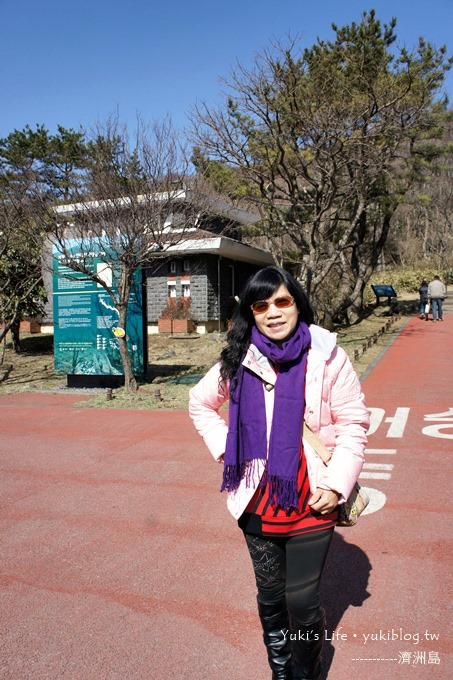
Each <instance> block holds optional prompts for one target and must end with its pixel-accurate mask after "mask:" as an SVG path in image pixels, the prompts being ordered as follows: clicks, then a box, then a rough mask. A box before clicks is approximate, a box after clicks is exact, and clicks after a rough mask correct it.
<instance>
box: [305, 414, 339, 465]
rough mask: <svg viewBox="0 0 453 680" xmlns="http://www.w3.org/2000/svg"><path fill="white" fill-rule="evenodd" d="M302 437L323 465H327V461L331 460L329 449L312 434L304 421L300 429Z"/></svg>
mask: <svg viewBox="0 0 453 680" xmlns="http://www.w3.org/2000/svg"><path fill="white" fill-rule="evenodd" d="M302 436H303V437H304V438H305V439H306V440H307V442H308V443H309V444H310V445H311V446H312V447H313V449H314V450H315V451H316V453H317V454H318V456H319V457H320V458H321V460H322V461H323V463H324V465H327V464H328V462H329V460H330V459H331V458H332V454H331V453H330V451H329V449H328V448H327V446H326V445H325V444H324V442H322V441H321V440H320V438H319V437H318V435H316V434H315V433H314V432H312V430H310V428H309V427H308V425H307V423H306V422H305V421H304V426H303V429H302Z"/></svg>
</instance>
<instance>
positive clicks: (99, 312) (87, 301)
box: [53, 239, 146, 375]
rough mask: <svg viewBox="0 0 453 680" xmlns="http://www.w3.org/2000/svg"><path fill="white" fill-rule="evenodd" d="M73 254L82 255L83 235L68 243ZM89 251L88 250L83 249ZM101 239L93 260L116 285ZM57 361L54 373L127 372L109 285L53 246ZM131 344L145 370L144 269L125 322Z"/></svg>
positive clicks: (137, 365)
mask: <svg viewBox="0 0 453 680" xmlns="http://www.w3.org/2000/svg"><path fill="white" fill-rule="evenodd" d="M65 246H66V248H67V250H68V251H69V252H70V253H71V257H72V258H74V259H77V257H82V253H81V252H79V251H81V247H80V241H78V240H77V239H70V240H68V241H67V242H66V243H65ZM85 255H86V254H85ZM110 259H111V258H109V257H108V256H107V252H106V247H105V246H103V244H102V242H101V241H98V242H97V244H95V245H94V247H93V248H92V252H90V258H89V266H90V267H92V268H93V271H96V273H97V274H98V276H100V277H101V278H102V279H103V280H104V281H106V282H107V283H108V285H109V286H112V287H113V290H115V276H116V275H117V269H118V268H116V270H115V264H114V263H113V264H112V263H111V262H109V261H106V260H110ZM53 310H54V361H55V371H56V373H63V374H66V375H123V374H124V371H123V367H122V362H121V356H120V351H119V342H118V338H119V337H121V336H124V329H122V328H119V326H118V319H119V315H118V312H117V310H116V308H115V306H114V304H113V300H112V298H111V297H110V295H109V294H108V293H107V291H106V290H105V288H104V287H103V286H102V285H101V284H99V283H97V282H95V281H93V280H91V279H90V278H89V277H88V276H87V275H86V274H82V273H80V272H77V271H74V270H73V269H71V268H70V267H69V266H68V263H67V260H66V258H65V257H64V256H63V255H61V254H60V253H59V252H58V251H57V249H56V248H54V252H53ZM126 326H127V328H126V331H127V332H126V335H127V344H128V348H129V352H130V356H131V361H132V370H133V372H134V374H135V375H141V374H143V373H144V372H145V365H146V362H145V342H144V318H143V295H142V273H141V271H140V270H137V271H136V272H135V274H134V278H133V283H132V291H131V295H130V298H129V303H128V309H127V322H126Z"/></svg>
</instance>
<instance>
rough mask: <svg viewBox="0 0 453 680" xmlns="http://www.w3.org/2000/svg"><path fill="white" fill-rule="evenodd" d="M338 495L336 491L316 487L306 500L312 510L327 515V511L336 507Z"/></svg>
mask: <svg viewBox="0 0 453 680" xmlns="http://www.w3.org/2000/svg"><path fill="white" fill-rule="evenodd" d="M340 495H341V494H339V493H337V492H336V491H331V490H330V489H320V488H319V487H318V488H317V489H316V491H315V493H314V494H313V496H312V497H311V498H310V500H309V501H308V505H309V506H310V507H311V509H312V510H313V511H314V512H319V514H320V515H328V514H329V512H332V510H335V508H336V507H337V505H338V499H339V498H340Z"/></svg>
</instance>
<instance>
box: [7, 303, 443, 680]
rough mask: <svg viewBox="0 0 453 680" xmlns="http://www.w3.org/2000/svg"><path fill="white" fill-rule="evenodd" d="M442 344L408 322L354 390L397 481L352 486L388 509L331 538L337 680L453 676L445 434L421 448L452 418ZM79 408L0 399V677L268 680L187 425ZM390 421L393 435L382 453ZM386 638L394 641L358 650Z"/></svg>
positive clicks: (239, 553)
mask: <svg viewBox="0 0 453 680" xmlns="http://www.w3.org/2000/svg"><path fill="white" fill-rule="evenodd" d="M452 334H453V316H451V315H447V316H446V320H445V321H444V323H443V324H441V323H438V324H434V323H424V322H421V321H419V320H418V319H415V318H414V319H411V320H410V321H409V322H408V324H407V325H406V326H405V328H404V330H403V331H402V333H401V334H400V335H399V336H398V338H397V339H396V341H395V342H394V343H393V345H392V346H391V347H390V348H389V349H388V350H387V351H386V352H385V354H384V356H383V357H382V358H381V360H380V361H379V363H378V364H377V366H376V367H375V368H374V370H373V371H371V373H370V374H369V375H368V376H367V377H366V378H365V380H364V389H365V392H366V394H367V401H368V405H369V406H370V407H372V408H375V409H378V408H380V409H384V410H385V413H384V416H383V419H382V422H381V424H380V425H379V427H378V428H377V430H376V432H375V433H374V434H372V435H371V437H370V442H369V448H370V449H385V450H387V451H389V450H393V451H396V453H371V454H369V455H368V456H367V461H368V463H372V464H380V465H382V464H384V465H387V466H388V465H393V468H392V469H391V470H390V471H388V470H387V471H384V472H380V473H379V474H384V475H387V476H388V477H389V478H387V479H364V480H362V483H363V484H365V485H366V486H368V487H372V488H374V489H377V490H379V491H380V492H382V493H384V494H385V495H386V497H387V501H386V503H385V505H384V507H383V508H382V509H380V510H378V511H376V512H374V513H373V514H369V515H368V516H367V517H363V518H362V519H361V521H360V523H359V525H358V526H357V527H355V528H354V529H343V530H341V531H337V532H336V537H335V539H334V544H333V548H332V551H331V553H330V556H329V561H328V564H327V568H326V574H325V579H324V585H323V593H324V602H325V604H326V607H327V609H328V612H329V617H328V624H327V637H329V638H330V637H334V638H336V639H334V640H332V641H330V640H328V641H327V642H326V646H325V663H326V668H327V669H329V674H328V677H329V678H330V679H332V680H346V679H347V678H348V679H349V678H350V677H351V675H353V676H357V675H361V676H363V677H366V678H367V679H368V680H381V679H387V678H416V679H417V680H418V679H419V678H430V679H431V678H449V677H451V675H452V673H451V670H452V667H451V660H452V656H451V654H450V655H449V652H450V653H451V651H452V650H451V646H450V644H449V641H448V635H449V633H450V634H451V630H449V619H448V616H447V614H448V608H447V602H446V601H447V598H448V588H449V586H451V581H450V582H449V581H448V566H449V565H451V544H449V543H448V538H449V534H450V532H449V528H450V521H449V520H450V518H451V493H450V488H449V481H450V468H449V466H448V463H447V454H448V453H451V450H452V442H453V439H452V438H451V437H452V436H453V422H452V421H453V419H452V418H450V421H448V418H447V416H444V419H443V420H442V421H440V422H443V423H444V425H445V424H446V425H447V427H444V428H443V429H440V430H439V432H440V434H443V435H447V436H449V437H450V438H434V437H429V436H426V435H425V434H422V429H423V428H424V427H425V426H426V425H428V424H430V423H428V422H425V421H424V418H425V416H426V415H429V414H438V413H442V412H446V411H448V409H449V408H450V407H452V406H453V399H452V388H451V385H452V379H453V374H452V373H453V371H452V365H453V364H452V360H451V347H452V342H451V338H452ZM79 400H80V397H78V396H73V395H71V396H68V395H43V394H27V393H25V394H18V395H12V396H7V397H6V396H5V397H0V431H1V440H0V473H1V476H0V549H1V552H0V556H1V557H0V608H1V613H0V678H1V679H2V680H6V679H8V680H10V679H11V680H28V679H33V680H41V679H44V678H46V679H51V680H60V679H64V680H66V679H80V680H100V679H104V678H105V679H106V680H114V679H115V680H116V679H118V680H119V679H121V680H123V679H128V680H139V679H140V680H142V679H143V680H145V679H151V678H153V679H154V678H159V679H160V680H167V679H172V678H175V679H176V678H178V680H179V678H182V677H184V678H185V679H186V680H205V679H206V680H247V679H251V680H266V679H267V678H269V677H270V672H269V670H268V668H267V663H266V661H265V653H264V648H263V646H262V642H261V634H260V631H259V623H258V619H257V616H256V611H255V593H254V587H253V577H252V571H251V566H250V564H249V558H248V556H247V554H246V551H245V548H244V546H243V543H242V538H241V535H240V533H239V531H238V530H237V528H236V525H235V522H234V520H233V519H232V518H230V516H229V515H228V513H227V511H226V508H225V502H224V498H222V497H221V496H220V495H219V494H218V493H217V488H218V484H219V474H220V468H219V467H218V466H217V465H215V464H214V463H211V461H210V459H209V454H208V453H207V452H206V451H205V450H204V448H203V446H202V443H201V441H200V440H199V439H198V436H197V435H196V434H195V433H194V431H193V429H192V426H191V424H190V423H189V420H188V417H187V415H186V414H185V413H171V412H163V411H155V412H145V411H116V410H85V409H80V408H74V406H73V405H74V403H75V402H77V401H79ZM397 408H400V409H401V408H405V409H409V410H408V411H405V412H404V413H406V414H407V421H406V422H405V425H404V422H403V425H404V427H403V432H402V435H403V436H399V437H393V436H390V437H389V436H388V434H389V428H391V427H392V423H390V422H385V419H386V418H390V417H392V416H393V415H394V414H395V411H396V409H397ZM399 413H402V412H401V411H400V412H399ZM448 423H450V425H449V426H448ZM431 424H433V425H435V424H436V421H434V422H432V423H431ZM393 427H394V425H393ZM392 433H393V434H394V433H395V431H394V429H393V431H392V429H390V434H392ZM378 472H379V471H378ZM370 473H372V474H375V471H373V470H371V471H370V470H368V471H367V474H370ZM448 513H450V514H448ZM450 592H451V591H450ZM425 632H426V633H427V635H428V636H432V635H434V636H437V635H438V636H439V639H438V640H429V639H428V640H427V639H425V637H424V633H425ZM342 634H344V635H346V636H347V639H346V638H340V636H341V635H342ZM392 635H393V636H394V635H397V636H398V637H402V638H403V639H402V640H399V639H398V640H393V641H392V640H389V641H387V640H385V639H381V641H371V637H369V638H368V640H369V641H368V643H367V644H365V640H364V636H380V637H381V638H382V637H383V636H384V637H388V636H390V637H392ZM417 635H418V636H420V637H419V638H418V639H419V642H418V644H417ZM354 636H356V637H354ZM404 638H406V639H404ZM353 659H367V660H366V661H355V660H353ZM368 659H398V660H399V661H401V660H402V659H405V661H407V662H408V663H398V661H382V660H379V661H377V660H373V661H371V660H368ZM436 661H439V663H435V662H436ZM449 664H450V666H449Z"/></svg>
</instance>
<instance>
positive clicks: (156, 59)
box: [0, 0, 453, 137]
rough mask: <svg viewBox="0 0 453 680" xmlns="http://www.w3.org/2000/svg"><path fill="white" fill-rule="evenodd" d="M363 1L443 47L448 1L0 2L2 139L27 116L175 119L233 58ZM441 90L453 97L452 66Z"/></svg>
mask: <svg viewBox="0 0 453 680" xmlns="http://www.w3.org/2000/svg"><path fill="white" fill-rule="evenodd" d="M371 8H374V9H375V10H376V14H377V16H378V18H379V19H380V20H381V22H382V23H387V22H389V21H390V19H391V18H392V17H393V16H395V17H396V18H397V20H398V23H397V34H398V44H399V45H405V46H406V47H408V48H412V47H415V46H416V44H417V41H418V37H419V36H423V37H424V38H425V39H427V40H428V41H430V42H432V43H434V45H435V46H436V47H439V46H440V45H442V44H446V45H447V47H448V49H449V51H450V52H451V50H452V42H453V41H452V40H451V33H452V26H453V2H451V0H429V1H426V0H393V1H390V0H369V1H366V0H318V1H317V2H316V1H315V0H224V1H223V2H218V1H217V0H192V2H187V1H184V0H167V1H165V0H159V1H156V0H41V1H40V2H39V1H37V0H0V83H1V90H0V92H1V100H2V103H1V106H0V137H3V136H6V135H7V134H9V133H10V132H12V131H13V130H14V129H22V128H23V127H24V126H25V125H26V124H29V125H31V126H32V127H34V126H35V125H36V124H38V123H43V124H44V125H45V126H46V127H47V128H49V129H50V130H51V131H52V132H54V131H55V130H56V126H57V125H58V124H61V125H63V126H64V127H67V128H71V127H72V128H75V129H78V128H79V126H81V125H82V126H84V127H85V128H87V129H89V128H91V127H93V126H95V125H96V124H97V123H102V122H103V121H105V120H106V119H107V118H108V117H109V116H110V115H112V114H114V113H115V112H117V113H118V116H119V119H120V121H121V122H124V123H126V124H127V125H128V126H129V128H130V129H131V130H132V129H133V128H134V126H135V122H136V118H137V114H139V115H140V116H141V118H142V119H143V120H144V121H146V122H148V123H152V122H153V121H158V120H160V119H161V118H162V117H164V116H165V115H167V114H168V115H170V116H171V117H172V119H173V121H174V123H175V125H176V126H177V127H180V128H183V127H184V126H185V125H187V124H188V119H187V114H188V112H189V111H190V110H191V108H192V107H193V105H194V103H195V102H196V101H197V100H204V101H206V102H207V103H208V104H211V105H213V104H215V103H216V101H218V98H219V96H220V92H221V88H222V86H221V82H220V81H221V78H222V77H227V76H228V75H229V73H230V72H231V70H232V68H233V67H234V66H235V65H236V63H237V62H239V63H241V64H243V65H244V66H251V65H252V63H253V59H254V56H255V55H256V54H257V53H259V52H261V51H263V49H264V48H266V47H268V46H270V44H271V42H272V41H273V40H278V39H281V40H282V39H283V40H285V38H286V37H287V36H288V34H291V35H296V34H297V35H300V36H301V38H302V45H303V46H307V47H309V46H311V45H312V44H313V43H314V42H315V41H316V38H317V37H318V36H319V37H321V38H323V39H330V38H332V37H333V32H332V29H331V23H332V22H335V23H337V24H338V25H340V26H342V25H344V24H348V23H350V22H351V21H360V19H361V15H362V12H363V11H365V10H369V9H371ZM446 90H447V92H448V93H449V96H450V100H453V96H452V95H453V76H452V74H451V73H450V74H449V76H448V81H447V84H446Z"/></svg>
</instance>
